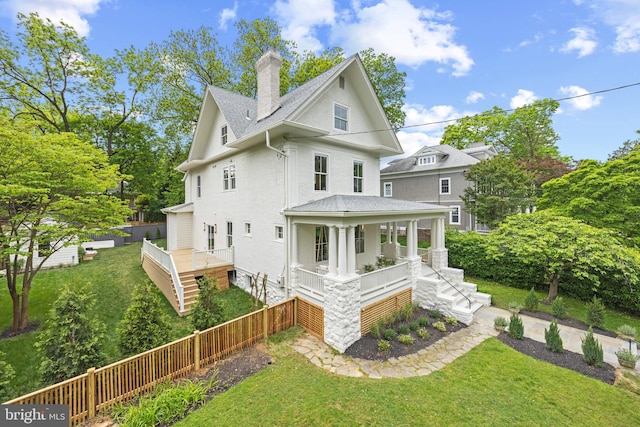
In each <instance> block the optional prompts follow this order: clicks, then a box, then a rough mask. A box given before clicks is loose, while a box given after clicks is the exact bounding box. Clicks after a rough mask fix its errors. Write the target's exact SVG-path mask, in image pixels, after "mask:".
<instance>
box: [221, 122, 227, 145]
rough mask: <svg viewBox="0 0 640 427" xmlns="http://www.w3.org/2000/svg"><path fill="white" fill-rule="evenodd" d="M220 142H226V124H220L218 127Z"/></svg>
mask: <svg viewBox="0 0 640 427" xmlns="http://www.w3.org/2000/svg"><path fill="white" fill-rule="evenodd" d="M220 142H222V145H225V144H226V143H227V125H222V127H221V128H220Z"/></svg>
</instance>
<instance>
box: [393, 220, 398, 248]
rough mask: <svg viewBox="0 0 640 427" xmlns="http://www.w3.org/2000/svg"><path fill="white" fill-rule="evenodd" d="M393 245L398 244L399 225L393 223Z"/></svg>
mask: <svg viewBox="0 0 640 427" xmlns="http://www.w3.org/2000/svg"><path fill="white" fill-rule="evenodd" d="M393 243H398V223H397V222H394V223H393Z"/></svg>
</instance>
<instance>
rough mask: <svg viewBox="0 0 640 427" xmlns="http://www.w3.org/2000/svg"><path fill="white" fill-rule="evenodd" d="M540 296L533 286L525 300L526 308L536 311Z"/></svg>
mask: <svg viewBox="0 0 640 427" xmlns="http://www.w3.org/2000/svg"><path fill="white" fill-rule="evenodd" d="M538 303H539V301H538V297H537V296H536V291H535V289H534V288H531V291H529V293H528V294H527V297H526V298H525V300H524V309H525V310H529V311H536V310H537V309H538Z"/></svg>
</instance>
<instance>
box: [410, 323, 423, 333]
mask: <svg viewBox="0 0 640 427" xmlns="http://www.w3.org/2000/svg"><path fill="white" fill-rule="evenodd" d="M418 328H420V325H419V324H418V322H411V323H409V329H411V330H412V331H417V330H418Z"/></svg>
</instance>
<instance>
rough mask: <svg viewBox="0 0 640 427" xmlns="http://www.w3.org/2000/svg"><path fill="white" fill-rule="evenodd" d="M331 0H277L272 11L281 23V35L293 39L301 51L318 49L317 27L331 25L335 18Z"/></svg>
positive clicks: (333, 5) (335, 14) (321, 46)
mask: <svg viewBox="0 0 640 427" xmlns="http://www.w3.org/2000/svg"><path fill="white" fill-rule="evenodd" d="M335 7H336V6H335V2H334V1H333V0H277V1H276V2H275V4H274V5H273V7H272V11H273V13H274V14H275V16H276V17H277V20H278V22H279V23H280V24H281V25H283V27H284V28H283V30H282V36H283V37H284V38H285V39H289V40H295V41H296V44H297V45H298V49H300V50H301V51H305V50H308V51H313V52H315V51H319V50H322V49H323V45H322V43H321V42H320V40H319V39H318V38H317V37H316V30H317V27H321V26H324V25H328V26H333V25H334V23H335V20H336V16H337V12H336V11H335Z"/></svg>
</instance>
